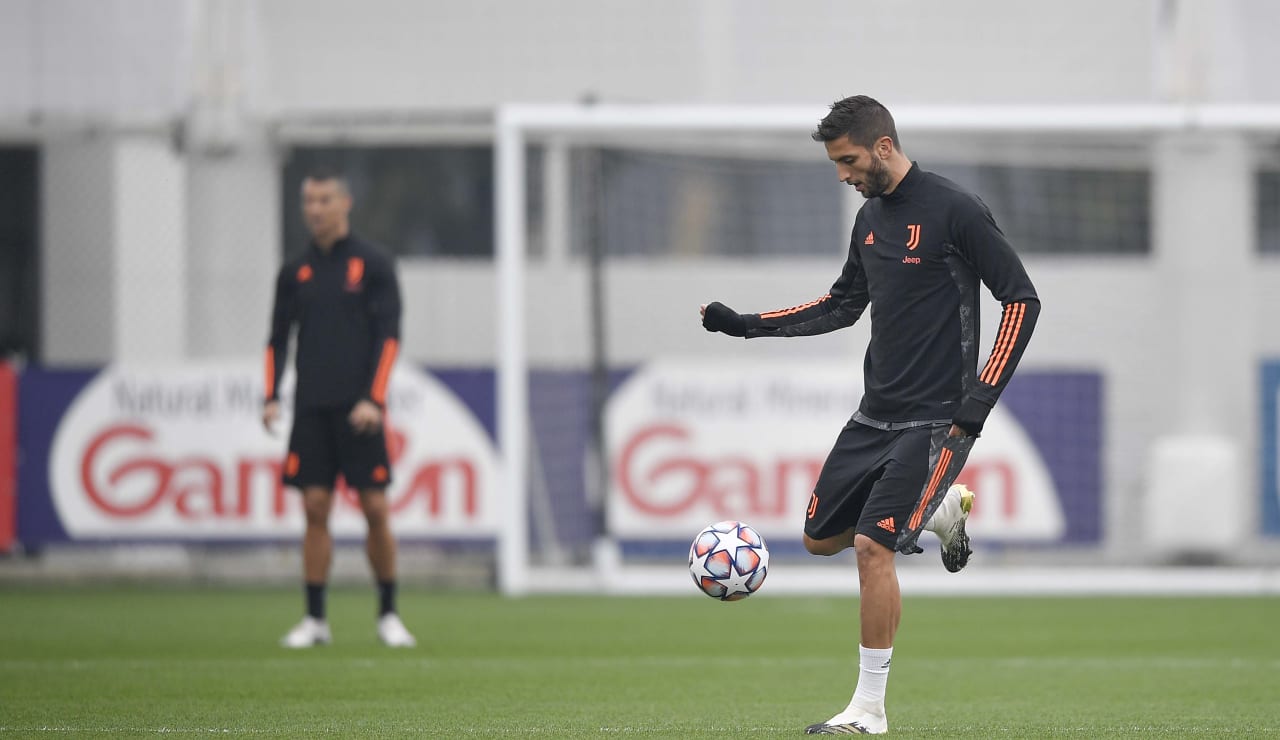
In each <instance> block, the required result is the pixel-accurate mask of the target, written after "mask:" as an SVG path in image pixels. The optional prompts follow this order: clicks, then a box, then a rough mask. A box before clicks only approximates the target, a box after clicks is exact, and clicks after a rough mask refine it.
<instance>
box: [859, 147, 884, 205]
mask: <svg viewBox="0 0 1280 740" xmlns="http://www.w3.org/2000/svg"><path fill="white" fill-rule="evenodd" d="M889 178H890V174H889V166H888V165H887V164H885V163H884V160H881V159H877V158H875V157H872V159H871V171H870V172H869V173H867V179H866V182H864V183H863V191H862V197H864V198H866V199H867V200H870V199H872V198H879V197H880V196H882V195H884V193H885V191H886V190H888V189H889Z"/></svg>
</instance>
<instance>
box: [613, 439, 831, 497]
mask: <svg viewBox="0 0 1280 740" xmlns="http://www.w3.org/2000/svg"><path fill="white" fill-rule="evenodd" d="M692 438H693V433H692V432H691V431H690V430H689V429H688V428H687V427H685V426H682V425H679V424H653V425H649V426H644V427H640V428H639V429H638V430H637V431H636V432H635V434H634V435H633V436H631V437H630V439H629V440H628V441H627V442H626V443H625V444H624V445H623V447H622V449H621V453H620V454H619V456H618V462H617V466H616V468H615V476H616V482H617V485H618V488H619V489H620V490H621V492H622V495H623V497H624V499H625V500H626V501H627V502H628V503H629V504H630V505H631V506H632V507H634V508H635V509H636V510H637V511H639V512H642V513H644V514H647V515H650V516H659V517H673V516H677V515H680V514H684V513H686V512H690V511H691V510H695V509H698V508H699V507H704V508H705V510H706V511H707V512H708V515H709V516H716V517H722V518H728V517H741V518H744V519H750V518H751V517H753V516H754V517H777V516H782V515H784V514H785V513H786V511H787V504H788V502H789V501H795V500H798V501H800V502H804V501H805V500H807V498H808V497H809V495H810V493H811V491H812V490H813V485H814V483H815V482H816V481H817V479H818V473H819V471H821V469H822V459H821V458H810V457H780V458H775V459H770V460H761V459H758V458H755V457H750V456H747V455H735V454H718V455H717V454H702V455H699V454H698V453H697V452H696V449H697V446H696V445H695V444H693V439H692ZM797 497H798V498H797Z"/></svg>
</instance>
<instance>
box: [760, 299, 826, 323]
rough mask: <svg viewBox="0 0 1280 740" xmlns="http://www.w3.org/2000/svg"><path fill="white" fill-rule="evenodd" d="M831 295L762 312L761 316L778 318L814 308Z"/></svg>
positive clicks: (763, 317)
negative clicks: (797, 304)
mask: <svg viewBox="0 0 1280 740" xmlns="http://www.w3.org/2000/svg"><path fill="white" fill-rule="evenodd" d="M830 297H831V294H830V293H827V294H826V295H824V296H822V297H821V298H819V299H818V300H816V301H809V302H808V303H802V304H800V305H799V306H792V307H791V308H784V309H781V310H778V311H770V312H768V313H762V314H760V318H762V319H776V318H781V317H783V316H790V315H791V314H793V313H800V312H801V311H803V310H805V309H806V308H813V307H814V306H816V305H818V304H819V303H822V302H823V301H825V300H827V299H828V298H830Z"/></svg>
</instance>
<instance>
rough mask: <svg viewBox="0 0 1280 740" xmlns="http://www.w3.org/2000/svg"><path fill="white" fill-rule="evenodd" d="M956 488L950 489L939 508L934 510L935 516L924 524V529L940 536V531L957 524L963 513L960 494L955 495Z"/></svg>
mask: <svg viewBox="0 0 1280 740" xmlns="http://www.w3.org/2000/svg"><path fill="white" fill-rule="evenodd" d="M953 491H955V489H954V488H948V489H947V492H946V494H945V495H944V496H943V497H942V503H940V504H938V508H937V509H935V510H934V512H933V516H931V517H929V521H927V522H925V523H924V528H925V529H927V530H929V531H930V532H933V533H934V534H938V532H939V530H945V529H946V528H947V527H950V526H951V525H952V524H954V523H955V521H956V519H957V518H959V516H960V514H961V513H962V511H961V509H960V494H959V493H958V492H957V493H953Z"/></svg>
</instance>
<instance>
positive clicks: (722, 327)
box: [702, 301, 747, 337]
mask: <svg viewBox="0 0 1280 740" xmlns="http://www.w3.org/2000/svg"><path fill="white" fill-rule="evenodd" d="M702 326H703V328H704V329H706V330H707V331H718V332H720V333H722V334H728V335H729V336H731V337H745V336H746V335H747V317H746V316H744V315H742V314H740V313H738V312H737V311H734V310H733V309H732V308H729V307H728V306H726V305H724V304H723V303H721V302H720V301H712V302H711V303H708V304H707V307H706V309H705V310H704V311H703V314H702Z"/></svg>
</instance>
